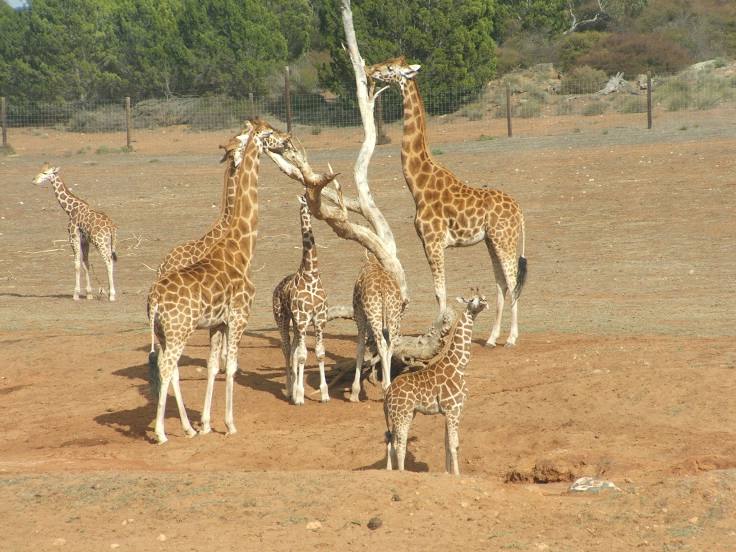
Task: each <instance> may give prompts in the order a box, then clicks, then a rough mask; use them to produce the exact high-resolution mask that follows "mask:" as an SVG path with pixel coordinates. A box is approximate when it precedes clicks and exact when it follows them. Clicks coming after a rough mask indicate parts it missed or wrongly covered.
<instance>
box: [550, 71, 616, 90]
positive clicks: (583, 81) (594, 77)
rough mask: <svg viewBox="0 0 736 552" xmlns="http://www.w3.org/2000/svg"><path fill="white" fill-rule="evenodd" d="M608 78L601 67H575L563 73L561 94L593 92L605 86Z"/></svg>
mask: <svg viewBox="0 0 736 552" xmlns="http://www.w3.org/2000/svg"><path fill="white" fill-rule="evenodd" d="M607 80H608V77H607V76H606V73H604V72H603V71H600V70H599V69H594V68H592V67H588V66H587V65H583V66H581V67H575V68H573V69H571V70H570V71H568V72H567V73H566V74H565V75H563V77H562V81H561V83H560V94H592V93H593V92H598V90H600V89H601V88H603V87H604V86H605V84H606V81H607Z"/></svg>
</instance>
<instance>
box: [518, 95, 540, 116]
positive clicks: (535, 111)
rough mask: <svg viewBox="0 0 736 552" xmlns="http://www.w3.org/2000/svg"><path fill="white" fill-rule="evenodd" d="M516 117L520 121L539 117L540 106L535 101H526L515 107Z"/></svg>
mask: <svg viewBox="0 0 736 552" xmlns="http://www.w3.org/2000/svg"><path fill="white" fill-rule="evenodd" d="M515 111H516V113H515V114H516V116H517V117H521V118H522V119H530V118H532V117H539V116H540V115H541V114H542V104H541V103H539V102H538V101H537V100H527V101H525V102H524V103H520V104H519V105H517V106H516V110H515Z"/></svg>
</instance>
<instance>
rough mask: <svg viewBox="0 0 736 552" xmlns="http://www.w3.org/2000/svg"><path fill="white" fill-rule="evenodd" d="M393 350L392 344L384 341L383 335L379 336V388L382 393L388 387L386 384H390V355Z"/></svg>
mask: <svg viewBox="0 0 736 552" xmlns="http://www.w3.org/2000/svg"><path fill="white" fill-rule="evenodd" d="M392 351H393V345H392V344H391V343H386V341H385V340H384V339H383V336H381V346H380V348H379V354H380V355H381V369H382V374H381V378H382V381H381V388H382V389H383V393H384V395H385V394H386V389H388V386H389V385H391V355H392Z"/></svg>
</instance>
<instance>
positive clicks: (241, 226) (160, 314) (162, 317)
mask: <svg viewBox="0 0 736 552" xmlns="http://www.w3.org/2000/svg"><path fill="white" fill-rule="evenodd" d="M252 125H253V126H252V128H251V130H250V132H249V133H247V134H241V135H239V136H238V140H240V141H241V142H242V143H245V142H246V141H247V144H246V146H245V150H244V152H243V158H242V161H241V162H240V163H239V165H238V167H237V168H236V171H237V172H238V176H237V188H236V190H235V200H234V202H233V216H232V221H231V223H230V226H229V227H228V228H227V231H226V232H225V234H224V235H223V237H222V238H221V239H220V240H219V241H218V242H216V243H215V244H214V245H213V246H212V248H211V249H210V250H209V251H208V252H207V253H206V254H205V255H204V257H202V258H201V259H200V260H199V261H197V262H196V263H194V264H193V265H190V266H187V267H184V268H181V269H179V270H175V271H173V272H170V273H169V274H166V275H164V276H163V277H162V278H160V279H158V280H157V281H156V282H154V284H153V286H152V288H151V291H150V293H149V295H148V317H149V320H150V324H151V353H150V354H149V371H150V372H151V384H152V390H153V391H154V393H157V394H158V405H157V410H156V422H155V434H156V438H157V440H158V442H159V443H160V444H162V443H165V442H166V441H167V437H166V433H165V431H164V412H165V408H166V398H167V392H168V387H169V384H171V385H172V387H173V388H174V396H175V398H176V402H177V406H178V409H179V417H180V419H181V424H182V427H183V429H184V432H185V433H186V435H187V436H188V437H193V436H194V435H195V434H196V432H195V431H194V429H193V428H192V425H191V424H190V422H189V419H188V417H187V413H186V410H185V408H184V401H183V398H182V395H181V390H180V387H179V368H178V366H177V364H178V360H179V357H180V356H181V354H182V352H183V350H184V346H185V344H186V341H187V339H188V338H189V336H191V334H192V333H193V332H194V330H195V329H196V328H209V330H210V356H209V361H208V366H207V368H208V370H207V390H206V393H205V401H204V408H203V410H202V420H201V429H200V433H209V432H210V431H211V427H210V410H211V405H212V393H213V389H214V382H215V376H216V375H217V373H218V372H219V357H220V348H221V346H222V343H223V340H226V344H227V361H226V366H225V377H226V384H225V425H226V427H227V433H228V434H233V433H236V431H237V429H236V427H235V423H234V420H233V383H234V376H235V371H236V369H237V353H238V344H239V342H240V338H241V337H242V335H243V333H244V332H245V328H246V325H247V322H248V317H249V314H250V308H251V304H252V302H253V296H254V294H255V286H254V284H253V281H252V279H251V266H250V265H251V259H252V256H253V253H254V249H255V242H256V235H257V226H258V189H257V185H258V169H259V166H260V156H261V154H262V153H263V150H264V149H265V148H268V149H270V150H272V151H275V152H283V151H284V150H286V149H289V148H293V145H292V143H291V138H290V136H289V135H288V134H286V133H283V132H279V131H276V130H274V129H273V128H272V127H271V126H270V125H268V124H267V123H265V122H263V121H260V120H255V121H252ZM154 336H156V337H158V340H159V343H160V346H161V354H160V356H159V355H157V354H156V352H155V348H154V342H155V338H154Z"/></svg>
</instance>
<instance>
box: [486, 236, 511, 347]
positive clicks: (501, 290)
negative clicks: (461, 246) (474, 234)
mask: <svg viewBox="0 0 736 552" xmlns="http://www.w3.org/2000/svg"><path fill="white" fill-rule="evenodd" d="M486 247H487V248H488V254H489V255H490V256H491V265H492V266H493V276H494V278H495V279H496V317H495V319H494V322H493V328H491V335H490V336H489V337H488V340H487V341H486V347H495V346H496V341H497V340H498V337H499V336H500V335H501V318H502V316H503V306H504V302H505V297H506V291H507V288H508V286H507V284H506V275H505V274H504V271H503V267H502V265H501V261H500V260H499V258H498V255H497V254H496V250H495V249H494V247H493V243H492V242H491V240H489V239H486Z"/></svg>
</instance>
